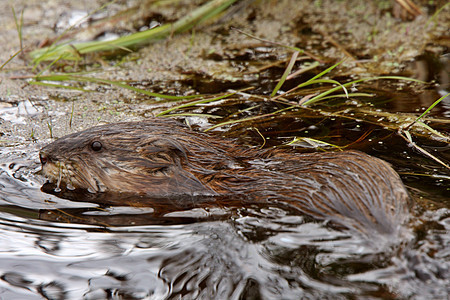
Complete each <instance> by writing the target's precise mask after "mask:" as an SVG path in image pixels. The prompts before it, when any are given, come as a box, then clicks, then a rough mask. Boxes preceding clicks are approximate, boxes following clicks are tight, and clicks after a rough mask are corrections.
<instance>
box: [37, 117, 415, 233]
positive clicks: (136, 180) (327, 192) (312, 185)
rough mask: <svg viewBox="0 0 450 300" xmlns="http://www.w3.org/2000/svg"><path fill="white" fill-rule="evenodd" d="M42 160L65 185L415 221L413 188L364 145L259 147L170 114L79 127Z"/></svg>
mask: <svg viewBox="0 0 450 300" xmlns="http://www.w3.org/2000/svg"><path fill="white" fill-rule="evenodd" d="M40 160H41V164H42V172H43V174H45V175H46V176H47V177H48V178H49V179H50V180H53V181H56V182H57V187H58V188H59V186H60V185H61V184H65V185H66V186H67V187H68V188H69V189H75V190H88V191H89V192H90V193H106V192H117V193H128V194H136V195H145V196H148V197H155V198H159V199H161V198H165V197H178V196H179V197H185V198H186V196H188V197H187V198H189V199H191V200H190V201H192V199H195V197H197V196H207V197H216V196H220V195H234V196H235V197H234V198H239V197H245V198H251V199H253V201H255V202H266V203H282V204H283V205H288V206H290V207H292V208H294V209H296V210H298V211H299V212H300V213H301V214H303V215H306V216H309V217H312V218H314V219H317V220H327V221H328V220H329V221H331V222H332V223H333V224H337V225H339V226H344V227H346V228H348V229H352V230H355V231H357V232H359V233H363V234H365V235H367V236H368V237H370V236H372V235H373V233H378V234H382V235H387V236H393V235H395V236H397V235H398V234H399V232H400V231H401V228H402V225H403V224H404V223H405V222H406V221H407V219H408V218H409V207H408V203H409V196H408V193H407V191H406V189H405V187H404V185H403V183H402V181H401V179H400V178H399V176H398V174H397V173H396V172H395V171H394V170H393V169H392V168H391V166H390V165H389V164H388V163H386V162H385V161H383V160H380V159H378V158H375V157H372V156H369V155H367V154H365V153H362V152H359V151H342V152H325V153H307V154H299V153H291V152H289V151H287V150H283V149H255V148H249V147H244V146H241V145H238V144H237V143H236V142H235V141H234V140H230V139H223V138H218V137H215V136H213V135H212V134H208V133H201V132H195V131H193V130H191V129H190V128H188V127H187V126H185V125H183V124H181V123H179V122H178V121H174V120H170V119H164V118H155V119H150V120H146V121H140V122H121V123H115V124H109V125H101V126H96V127H93V128H90V129H87V130H84V131H81V132H78V133H73V134H69V135H67V136H65V137H63V138H60V139H58V140H56V141H54V142H52V143H50V144H48V145H47V146H45V147H44V148H42V150H41V151H40ZM182 199H183V198H182Z"/></svg>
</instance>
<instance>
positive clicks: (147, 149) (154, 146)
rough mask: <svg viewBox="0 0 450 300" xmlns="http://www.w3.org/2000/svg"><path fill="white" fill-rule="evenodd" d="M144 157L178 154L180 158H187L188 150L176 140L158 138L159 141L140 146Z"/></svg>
mask: <svg viewBox="0 0 450 300" xmlns="http://www.w3.org/2000/svg"><path fill="white" fill-rule="evenodd" d="M139 148H141V149H142V151H143V154H144V155H151V154H154V153H161V152H163V153H167V154H176V155H177V156H179V157H184V158H187V152H188V151H187V149H186V148H185V147H184V146H183V145H182V144H180V143H179V142H177V141H176V140H172V139H167V138H158V139H157V140H154V141H151V142H148V143H146V144H143V145H139Z"/></svg>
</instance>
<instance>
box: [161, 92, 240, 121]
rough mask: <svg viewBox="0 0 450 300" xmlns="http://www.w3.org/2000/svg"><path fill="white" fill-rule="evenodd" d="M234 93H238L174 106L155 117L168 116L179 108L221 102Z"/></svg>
mask: <svg viewBox="0 0 450 300" xmlns="http://www.w3.org/2000/svg"><path fill="white" fill-rule="evenodd" d="M236 93H238V92H237V91H236V92H234V93H230V94H225V95H221V96H219V97H214V98H209V99H200V100H196V101H192V102H189V103H186V104H182V105H179V106H175V107H172V108H169V109H168V110H165V111H163V112H160V113H159V114H157V115H156V116H157V117H160V116H163V115H166V114H168V113H170V112H172V111H174V110H177V109H180V108H186V107H191V106H195V105H198V104H205V103H210V102H214V101H218V100H222V99H224V98H228V97H230V96H232V95H234V94H236Z"/></svg>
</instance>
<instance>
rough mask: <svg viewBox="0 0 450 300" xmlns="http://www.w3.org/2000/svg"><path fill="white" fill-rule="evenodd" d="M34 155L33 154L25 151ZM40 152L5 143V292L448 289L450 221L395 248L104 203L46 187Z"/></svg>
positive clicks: (324, 233)
mask: <svg viewBox="0 0 450 300" xmlns="http://www.w3.org/2000/svg"><path fill="white" fill-rule="evenodd" d="M25 153H27V154H25ZM36 153H37V150H36V149H33V151H31V153H30V151H28V152H26V151H21V150H20V149H14V150H12V149H5V148H3V149H2V152H1V157H0V161H1V164H0V166H1V169H0V185H1V188H2V189H1V191H0V201H1V203H0V255H1V256H0V274H1V275H0V278H1V280H0V297H1V298H2V299H41V298H42V297H45V298H48V299H107V298H113V299H179V298H184V299H280V298H281V297H283V298H284V299H299V298H301V297H309V298H313V299H314V298H321V299H324V298H325V299H326V298H329V299H346V298H348V297H351V296H350V295H359V296H358V297H363V298H365V297H375V298H384V299H395V298H398V297H399V295H400V296H401V297H409V296H412V295H416V296H417V295H418V296H419V297H423V298H428V299H431V298H434V299H443V298H444V297H445V296H446V295H447V292H448V291H447V286H448V284H447V280H448V274H449V272H450V270H449V263H448V255H449V254H448V249H449V242H450V238H449V236H448V230H449V229H450V218H449V216H448V210H445V209H442V210H438V211H436V212H427V215H426V216H424V217H423V218H424V219H426V220H427V221H426V222H427V224H426V225H420V226H418V229H416V234H415V235H414V236H409V237H405V240H404V241H399V243H398V245H396V246H394V247H391V248H388V249H383V251H378V250H374V249H373V248H372V247H369V246H368V245H367V243H365V241H364V240H362V239H360V238H359V237H357V236H352V235H350V234H349V233H348V232H343V231H338V230H335V229H333V228H330V227H329V226H326V224H324V223H321V222H319V223H316V222H311V221H310V220H307V219H305V218H303V217H302V216H298V215H296V213H295V212H292V211H288V210H286V209H284V208H280V207H256V206H249V207H245V208H243V207H240V208H239V207H236V208H222V207H209V208H198V207H197V208H190V209H186V210H178V211H173V212H169V213H165V214H161V212H159V213H156V211H155V210H154V209H153V208H150V207H129V206H128V207H125V206H114V207H109V206H108V207H101V206H99V205H95V204H91V203H88V202H79V201H77V202H75V201H69V200H63V199H59V198H57V197H55V196H52V195H49V194H44V193H42V192H41V191H40V190H39V188H40V185H41V183H42V179H41V178H40V177H39V175H36V174H35V172H36V171H37V170H38V169H39V166H38V163H37V155H36Z"/></svg>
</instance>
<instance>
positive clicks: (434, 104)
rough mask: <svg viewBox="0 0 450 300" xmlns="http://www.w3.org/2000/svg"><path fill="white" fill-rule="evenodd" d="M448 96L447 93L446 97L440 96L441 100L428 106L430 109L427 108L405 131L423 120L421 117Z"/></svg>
mask: <svg viewBox="0 0 450 300" xmlns="http://www.w3.org/2000/svg"><path fill="white" fill-rule="evenodd" d="M448 95H450V93H447V94H446V95H444V96H442V97H441V98H439V99H437V100H436V101H434V102H433V104H431V105H430V107H428V108H427V110H425V111H424V112H423V113H422V114H421V115H420V116H419V117H418V118H417V119H415V120H414V122H412V123H411V124H409V125H408V126H407V127H406V128H405V130H407V129H408V128H410V127H411V126H413V125H414V123H416V122H417V121H419V120H420V119H422V118H423V116H425V115H426V114H427V113H428V112H429V111H430V110H432V109H433V108H434V107H435V106H436V105H437V104H438V103H439V102H441V101H442V100H444V99H445V98H447V97H448Z"/></svg>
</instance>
